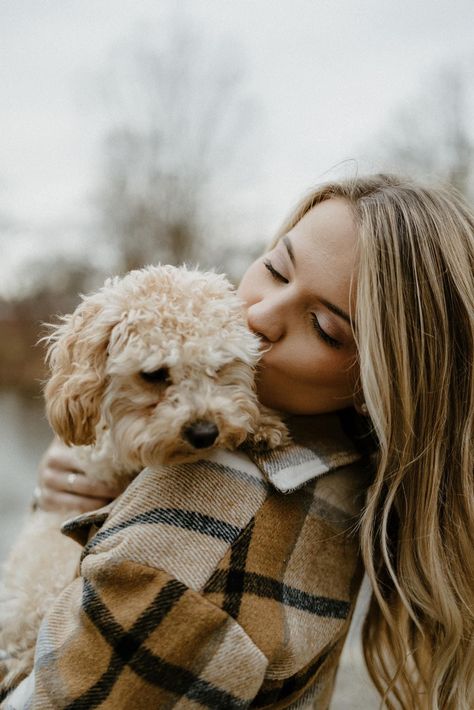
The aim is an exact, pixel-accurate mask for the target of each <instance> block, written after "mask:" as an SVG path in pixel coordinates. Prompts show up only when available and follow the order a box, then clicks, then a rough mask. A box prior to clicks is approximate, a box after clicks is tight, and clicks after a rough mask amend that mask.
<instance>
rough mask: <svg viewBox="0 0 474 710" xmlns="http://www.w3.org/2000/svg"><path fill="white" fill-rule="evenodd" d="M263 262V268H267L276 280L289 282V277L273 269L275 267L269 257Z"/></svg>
mask: <svg viewBox="0 0 474 710" xmlns="http://www.w3.org/2000/svg"><path fill="white" fill-rule="evenodd" d="M263 263H264V266H265V268H266V269H268V271H269V272H270V273H271V275H272V276H273V278H274V279H276V280H277V281H282V282H283V283H285V284H288V283H290V281H289V279H287V278H286V277H285V276H283V275H282V274H280V272H279V271H277V270H276V269H275V267H274V266H273V264H272V262H271V261H270V259H265V260H264V262H263Z"/></svg>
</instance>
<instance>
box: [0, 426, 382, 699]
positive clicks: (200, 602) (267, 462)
mask: <svg viewBox="0 0 474 710" xmlns="http://www.w3.org/2000/svg"><path fill="white" fill-rule="evenodd" d="M290 428H291V430H292V434H293V438H294V444H293V445H291V446H290V447H288V448H286V449H283V450H280V451H275V452H264V453H259V452H256V451H253V450H239V451H236V452H228V451H223V450H218V451H215V452H214V453H213V454H212V455H211V456H209V457H208V458H206V459H203V460H201V461H198V462H196V463H192V464H183V465H179V466H173V467H162V468H160V469H159V470H149V469H145V470H144V471H143V472H142V473H141V474H140V475H139V476H138V477H137V478H136V479H135V481H134V482H133V483H132V484H131V485H130V486H129V487H128V488H127V490H126V491H125V492H124V493H123V494H122V495H121V496H120V498H118V499H117V500H116V501H115V502H114V503H113V504H111V505H110V506H108V507H107V508H104V509H101V510H100V511H96V512H94V513H90V514H86V515H82V516H80V517H78V518H75V519H74V520H72V521H68V522H67V523H66V524H65V526H64V532H65V533H66V534H68V535H70V536H72V537H75V538H76V539H77V540H78V541H79V542H81V543H82V544H84V543H85V546H84V551H83V555H82V561H81V568H80V576H79V577H78V578H77V579H76V580H75V581H74V582H73V583H72V584H71V585H70V586H69V587H68V588H67V589H66V590H65V591H64V592H63V593H62V595H61V596H60V597H59V598H58V599H57V601H56V603H55V605H54V607H53V608H52V610H51V611H50V613H49V614H48V616H47V618H46V619H45V620H44V622H43V624H42V627H41V630H40V634H39V638H38V643H37V650H36V659H35V669H34V672H33V674H32V675H31V676H30V677H29V678H28V679H26V680H25V681H23V684H21V685H20V686H19V687H18V689H17V690H16V691H14V692H13V693H12V694H11V695H10V697H9V698H8V699H7V700H6V701H5V703H4V705H3V707H4V708H9V709H10V708H14V709H15V710H17V709H18V708H19V707H24V708H41V710H43V709H44V710H46V709H48V710H49V709H53V708H55V709H56V708H61V709H63V708H68V710H80V709H84V710H85V709H86V708H87V709H89V708H134V710H139V709H141V708H143V710H145V709H146V710H150V708H159V709H163V710H164V709H165V708H179V709H183V710H184V709H186V710H188V709H189V710H191V709H193V710H194V709H196V710H197V709H198V708H216V709H217V708H222V709H224V708H225V709H229V710H243V709H244V708H292V709H294V710H296V709H301V710H302V709H303V708H313V707H316V708H319V709H320V710H321V709H324V708H327V707H328V705H329V701H330V697H331V693H332V688H333V684H334V679H335V673H336V669H337V664H338V659H339V656H340V653H341V650H342V646H343V643H344V639H345V637H346V634H347V631H348V628H349V624H350V619H351V614H352V611H353V608H354V604H355V600H356V595H357V592H358V589H359V585H360V581H361V578H362V572H363V570H362V565H361V560H360V554H359V546H358V539H357V535H356V534H355V532H354V527H355V525H354V524H355V522H356V521H357V517H358V515H359V513H360V508H361V505H362V504H363V500H364V492H365V490H366V487H367V483H368V476H369V475H370V465H369V464H368V459H367V457H365V456H363V455H362V453H361V451H360V449H359V448H357V447H356V446H355V445H354V442H353V440H352V439H351V438H349V437H348V436H347V435H346V433H345V432H344V430H343V427H342V426H341V420H340V416H339V414H338V413H331V414H324V415H318V416H315V417H295V418H294V419H293V420H292V421H291V422H290Z"/></svg>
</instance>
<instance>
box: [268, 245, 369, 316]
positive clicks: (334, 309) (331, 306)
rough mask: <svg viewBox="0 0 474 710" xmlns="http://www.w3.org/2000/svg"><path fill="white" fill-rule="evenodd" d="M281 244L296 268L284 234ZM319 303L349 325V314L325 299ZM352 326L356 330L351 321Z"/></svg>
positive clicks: (290, 248)
mask: <svg viewBox="0 0 474 710" xmlns="http://www.w3.org/2000/svg"><path fill="white" fill-rule="evenodd" d="M281 241H282V242H283V244H284V245H285V247H286V250H287V252H288V256H289V257H290V261H291V263H292V264H293V266H296V261H295V253H294V251H293V245H292V243H291V241H290V238H289V236H288V235H286V234H285V236H284V237H282V240H281ZM319 301H320V302H321V303H322V304H323V306H326V308H328V309H329V310H330V311H332V312H333V313H334V314H335V315H336V316H339V317H340V318H343V319H344V320H345V321H347V322H348V323H349V325H350V324H351V319H350V317H349V314H348V313H346V312H345V311H343V310H342V308H339V306H336V305H334V303H331V302H330V301H326V299H325V298H320V299H319ZM352 325H353V326H354V328H356V329H357V326H356V324H355V322H354V321H353V323H352Z"/></svg>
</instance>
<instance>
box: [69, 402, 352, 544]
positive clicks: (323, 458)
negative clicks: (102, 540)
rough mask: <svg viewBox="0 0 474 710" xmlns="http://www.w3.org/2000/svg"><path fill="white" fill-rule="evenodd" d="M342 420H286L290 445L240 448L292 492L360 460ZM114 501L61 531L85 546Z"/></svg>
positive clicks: (334, 414)
mask: <svg viewBox="0 0 474 710" xmlns="http://www.w3.org/2000/svg"><path fill="white" fill-rule="evenodd" d="M342 419H343V418H342V415H341V414H340V412H330V413H325V414H317V415H314V416H292V417H288V418H287V419H286V420H285V421H286V424H287V426H288V428H289V430H290V434H291V438H292V443H291V444H290V445H289V446H287V447H285V448H282V449H275V450H273V451H257V450H255V449H253V448H251V447H250V446H244V447H242V448H243V450H244V451H245V453H246V454H247V455H248V457H249V458H250V459H251V460H252V461H253V463H255V464H256V466H258V468H259V469H260V470H261V471H262V473H263V475H264V477H265V478H266V480H267V481H268V482H269V483H270V484H271V485H272V486H273V487H274V488H276V489H277V490H278V491H280V492H281V493H291V492H293V491H295V490H297V489H298V488H301V487H302V486H304V485H305V484H306V483H308V482H309V481H312V480H313V479H316V478H319V477H321V476H323V475H326V474H329V473H330V472H331V471H335V470H336V469H339V468H340V467H341V466H347V465H348V464H351V463H354V462H355V461H358V460H360V459H361V458H362V457H363V454H362V453H361V451H360V449H359V448H358V447H357V446H356V444H355V443H354V440H353V439H352V438H351V437H349V435H348V434H347V433H346V431H345V430H344V427H343V423H342ZM211 456H212V454H211ZM117 500H119V499H118V498H117V499H116V501H117ZM116 501H112V503H109V504H108V505H106V506H104V507H102V508H99V509H98V510H94V511H92V512H89V513H83V514H82V515H79V516H77V517H74V518H71V519H69V520H67V521H66V522H65V523H64V524H63V526H62V528H61V530H62V532H63V533H64V534H65V535H68V536H69V537H72V538H73V539H75V540H77V542H79V543H80V544H85V542H86V541H87V539H88V538H90V537H91V534H93V533H94V531H95V530H96V529H97V528H99V527H101V526H102V525H103V523H104V522H105V520H106V519H107V517H108V515H109V513H110V511H111V510H112V508H113V507H114V505H115V503H116Z"/></svg>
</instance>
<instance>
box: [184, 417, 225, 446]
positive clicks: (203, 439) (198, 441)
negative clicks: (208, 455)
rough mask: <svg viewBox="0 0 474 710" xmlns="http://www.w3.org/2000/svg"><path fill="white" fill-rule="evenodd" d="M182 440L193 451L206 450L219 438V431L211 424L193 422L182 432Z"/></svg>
mask: <svg viewBox="0 0 474 710" xmlns="http://www.w3.org/2000/svg"><path fill="white" fill-rule="evenodd" d="M183 435H184V438H185V439H186V440H187V441H189V443H190V444H192V446H194V448H195V449H207V447H208V446H212V444H213V443H214V442H215V440H216V439H217V437H218V436H219V429H218V428H217V427H216V425H215V424H213V423H212V422H203V421H198V422H193V423H192V424H190V425H189V426H187V427H186V428H185V429H184V431H183Z"/></svg>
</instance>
